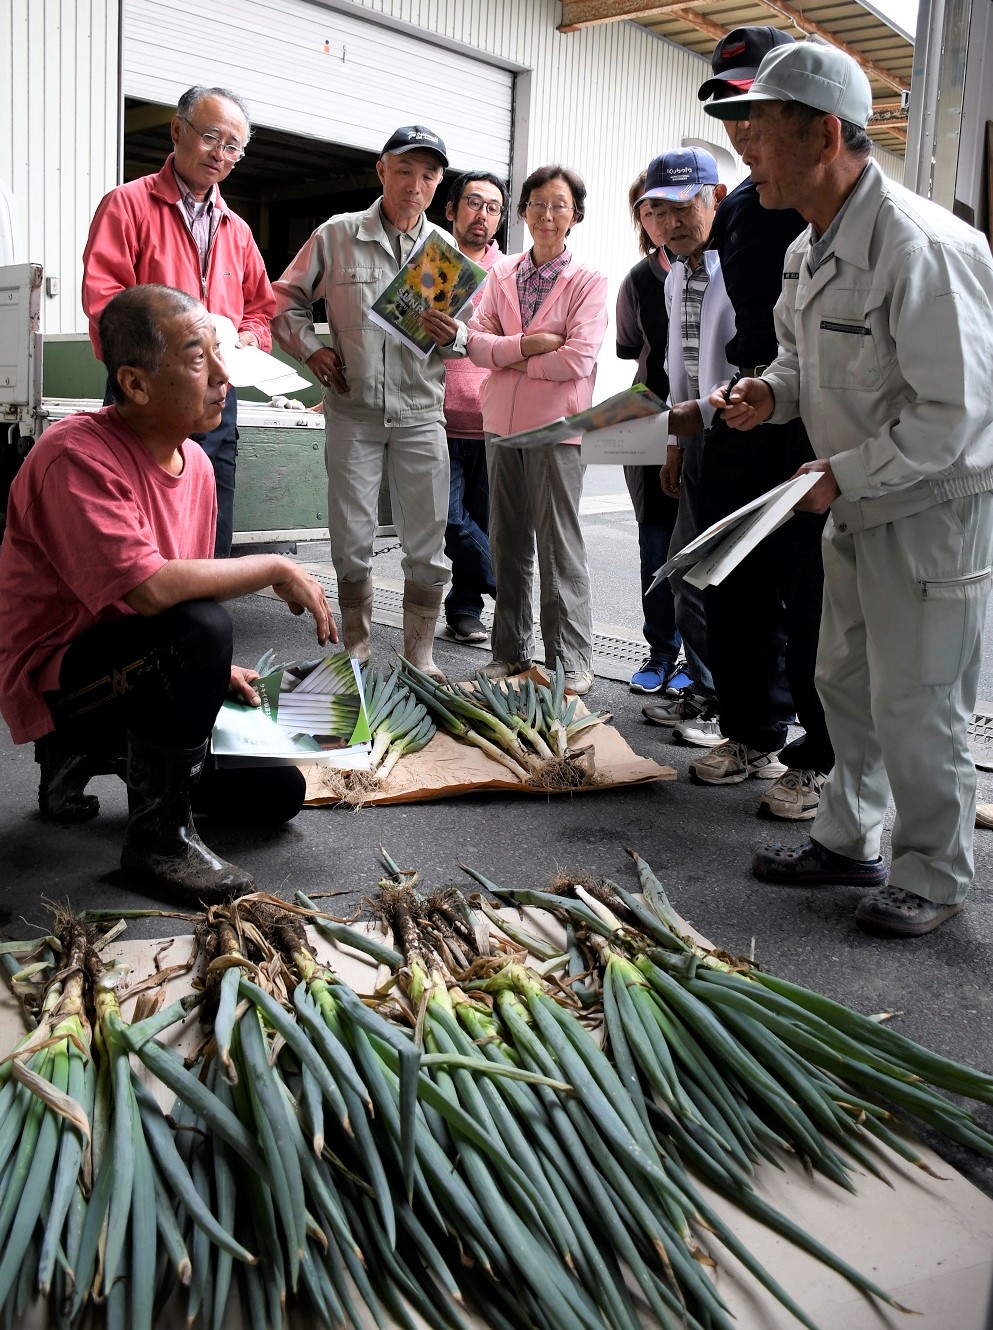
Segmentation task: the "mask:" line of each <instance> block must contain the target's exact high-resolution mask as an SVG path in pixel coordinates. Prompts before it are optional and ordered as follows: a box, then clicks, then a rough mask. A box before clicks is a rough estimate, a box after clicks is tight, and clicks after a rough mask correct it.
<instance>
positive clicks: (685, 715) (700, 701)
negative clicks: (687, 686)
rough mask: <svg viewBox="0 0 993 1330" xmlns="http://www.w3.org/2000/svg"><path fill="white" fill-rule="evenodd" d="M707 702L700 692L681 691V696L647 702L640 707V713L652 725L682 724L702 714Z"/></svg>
mask: <svg viewBox="0 0 993 1330" xmlns="http://www.w3.org/2000/svg"><path fill="white" fill-rule="evenodd" d="M707 702H708V699H707V698H706V697H704V696H703V694H702V693H683V695H682V696H681V697H667V698H666V699H665V701H664V702H648V703H647V704H646V705H645V706H643V707H642V708H641V714H642V715H643V716H644V717H645V719H646V720H648V721H651V723H652V724H653V725H682V724H683V722H684V721H691V720H696V718H697V717H698V716H701V715H703V713H704V711H706V709H707Z"/></svg>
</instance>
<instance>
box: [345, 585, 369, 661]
mask: <svg viewBox="0 0 993 1330" xmlns="http://www.w3.org/2000/svg"><path fill="white" fill-rule="evenodd" d="M338 607H339V609H340V610H341V640H342V641H343V642H344V644H345V650H346V651H347V652H348V654H349V655H350V656H352V657H353V658H354V659H355V660H357V661H359V663H360V664H362V665H364V664H365V663H366V661H367V660H368V659H369V653H370V651H371V650H372V578H371V577H364V578H363V579H362V581H361V582H339V583H338Z"/></svg>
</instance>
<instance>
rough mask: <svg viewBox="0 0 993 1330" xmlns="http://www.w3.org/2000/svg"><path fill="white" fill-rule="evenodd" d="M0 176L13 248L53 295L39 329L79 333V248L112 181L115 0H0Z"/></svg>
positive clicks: (114, 163) (115, 131)
mask: <svg viewBox="0 0 993 1330" xmlns="http://www.w3.org/2000/svg"><path fill="white" fill-rule="evenodd" d="M4 49H7V50H8V51H9V62H10V63H9V68H10V71H11V76H10V79H9V82H8V81H7V80H2V81H0V178H2V179H3V180H5V181H6V182H7V184H8V185H9V186H10V188H11V189H12V190H13V192H14V198H15V200H16V204H17V214H18V231H19V236H18V248H19V250H20V252H21V253H22V255H23V258H24V260H25V261H26V262H30V263H42V264H44V267H45V272H46V275H47V276H48V277H50V278H55V279H57V281H58V286H59V293H58V295H56V296H48V295H46V296H44V297H43V300H42V329H43V331H45V332H46V333H59V332H71V331H82V330H83V328H84V327H85V323H84V320H83V317H82V312H81V310H80V308H79V287H80V281H81V279H82V252H83V244H84V241H85V239H86V232H87V228H88V227H89V224H90V218H91V217H92V215H93V212H94V209H95V208H96V206H97V204H98V203H99V201H100V199H101V198H102V197H103V195H104V193H105V192H106V190H107V189H108V188H109V186H110V185H112V184H114V183H115V181H116V179H117V139H118V128H117V126H118V114H119V112H118V107H119V89H118V77H117V65H118V58H117V52H118V5H117V3H116V0H0V51H3V50H4Z"/></svg>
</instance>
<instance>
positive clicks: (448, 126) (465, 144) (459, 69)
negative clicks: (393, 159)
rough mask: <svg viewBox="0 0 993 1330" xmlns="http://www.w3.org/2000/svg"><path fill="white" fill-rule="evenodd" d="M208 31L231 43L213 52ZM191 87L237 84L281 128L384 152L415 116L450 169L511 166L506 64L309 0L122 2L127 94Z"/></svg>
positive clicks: (171, 93)
mask: <svg viewBox="0 0 993 1330" xmlns="http://www.w3.org/2000/svg"><path fill="white" fill-rule="evenodd" d="M205 33H211V34H216V35H217V36H218V38H221V37H222V35H223V39H222V40H218V41H216V42H213V43H212V44H211V47H210V49H209V50H205V47H204V34H205ZM325 46H327V48H328V49H327V50H326V49H325ZM165 52H168V58H167V59H165V58H163V57H164V53H165ZM194 83H206V84H214V85H220V86H223V87H230V88H232V89H234V91H235V92H237V93H238V94H239V95H240V96H242V97H244V98H245V101H246V102H247V103H248V105H249V109H250V110H251V113H252V119H253V120H254V121H255V122H256V123H258V124H260V125H267V126H269V127H271V128H273V129H281V130H287V131H290V132H291V133H295V134H302V135H306V136H308V137H310V138H315V139H325V140H329V141H332V142H335V143H342V144H346V145H348V146H350V147H355V148H363V149H366V150H368V151H373V152H377V153H378V152H379V150H380V149H381V148H382V146H383V144H384V143H385V142H386V140H387V139H388V138H389V136H390V134H391V133H392V132H393V130H394V129H396V128H397V126H398V125H408V124H411V123H415V122H416V123H418V124H425V125H428V126H430V127H431V128H432V129H436V130H437V131H438V133H440V134H441V136H442V138H444V140H445V143H446V146H447V148H448V153H449V158H450V160H451V164H452V166H453V167H469V166H472V167H479V168H481V169H486V170H491V171H496V172H499V173H500V174H503V175H506V174H507V171H508V168H509V159H510V158H509V154H510V132H511V113H512V107H513V76H512V75H511V74H510V73H509V72H508V71H507V70H506V69H503V68H499V67H497V66H496V65H493V64H487V63H485V62H484V61H481V60H478V59H473V58H472V57H471V56H469V55H465V54H462V53H461V52H458V51H454V50H450V49H446V48H444V47H440V46H438V45H437V44H434V43H431V42H428V41H423V40H419V39H418V38H416V37H414V36H411V35H410V34H409V33H407V32H403V31H400V30H398V29H396V28H390V27H388V26H386V25H384V24H382V23H377V22H370V21H369V20H368V18H363V17H362V16H361V15H359V16H358V17H356V16H354V15H345V14H339V13H335V12H333V11H330V10H328V9H325V8H323V7H322V6H320V5H318V4H313V3H308V0H280V2H279V3H278V4H273V3H271V0H268V2H267V0H125V8H124V92H125V94H126V95H127V96H130V97H140V98H143V99H145V100H148V101H157V102H162V103H163V104H165V105H166V106H174V105H175V104H176V100H177V98H178V96H179V94H180V93H182V92H183V91H184V90H185V89H186V88H188V87H190V86H191V85H192V84H194Z"/></svg>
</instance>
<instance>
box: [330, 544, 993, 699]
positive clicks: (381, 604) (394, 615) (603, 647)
mask: <svg viewBox="0 0 993 1330" xmlns="http://www.w3.org/2000/svg"><path fill="white" fill-rule="evenodd" d="M306 566H307V571H308V572H310V573H311V574H312V575H313V576H314V577H315V578H316V579H317V581H318V582H320V584H321V586H323V587H324V589H325V591H326V592H327V594H328V596H329V598H330V599H331V600H333V601H335V603H337V600H338V580H337V578H336V577H335V576H334V575H333V574H328V573H325V572H323V571H321V570H320V569H319V568H318V567H315V566H314V565H312V564H311V565H306ZM372 617H373V622H374V623H378V624H381V625H385V626H386V627H388V628H402V627H403V587H402V586H399V585H393V586H390V585H386V584H381V583H376V584H375V585H374V586H373V593H372ZM481 617H482V620H483V626H484V627H485V628H492V626H493V613H492V611H491V610H489V609H484V610H483V613H482V616H481ZM439 636H440V637H441V638H442V639H444V638H445V636H446V633H445V628H444V626H443V625H442V626H440V627H439ZM459 645H460V646H466V647H473V648H475V649H476V650H478V651H485V652H487V653H488V652H489V650H490V644H489V642H460V643H459ZM645 652H646V647H645V641H644V638H643V637H642V636H641V634H640V633H639V634H638V635H637V636H628V635H627V634H625V633H619V632H607V631H605V630H603V629H597V628H596V626H594V629H593V670H594V673H595V674H597V675H598V676H599V677H600V678H602V679H614V680H617V681H619V682H620V681H623V682H626V681H627V680H628V679H629V678H630V677H631V675H632V674H633V673H634V671H635V670H636V669H637V668H638V666H639V665H640V664H641V662H642V661H643V660H644V659H645ZM543 656H544V643H543V642H542V640H541V630H540V629H539V628H538V625H537V624H535V658H536V659H537V660H541V659H542V657H543ZM991 721H993V717H991Z"/></svg>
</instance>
